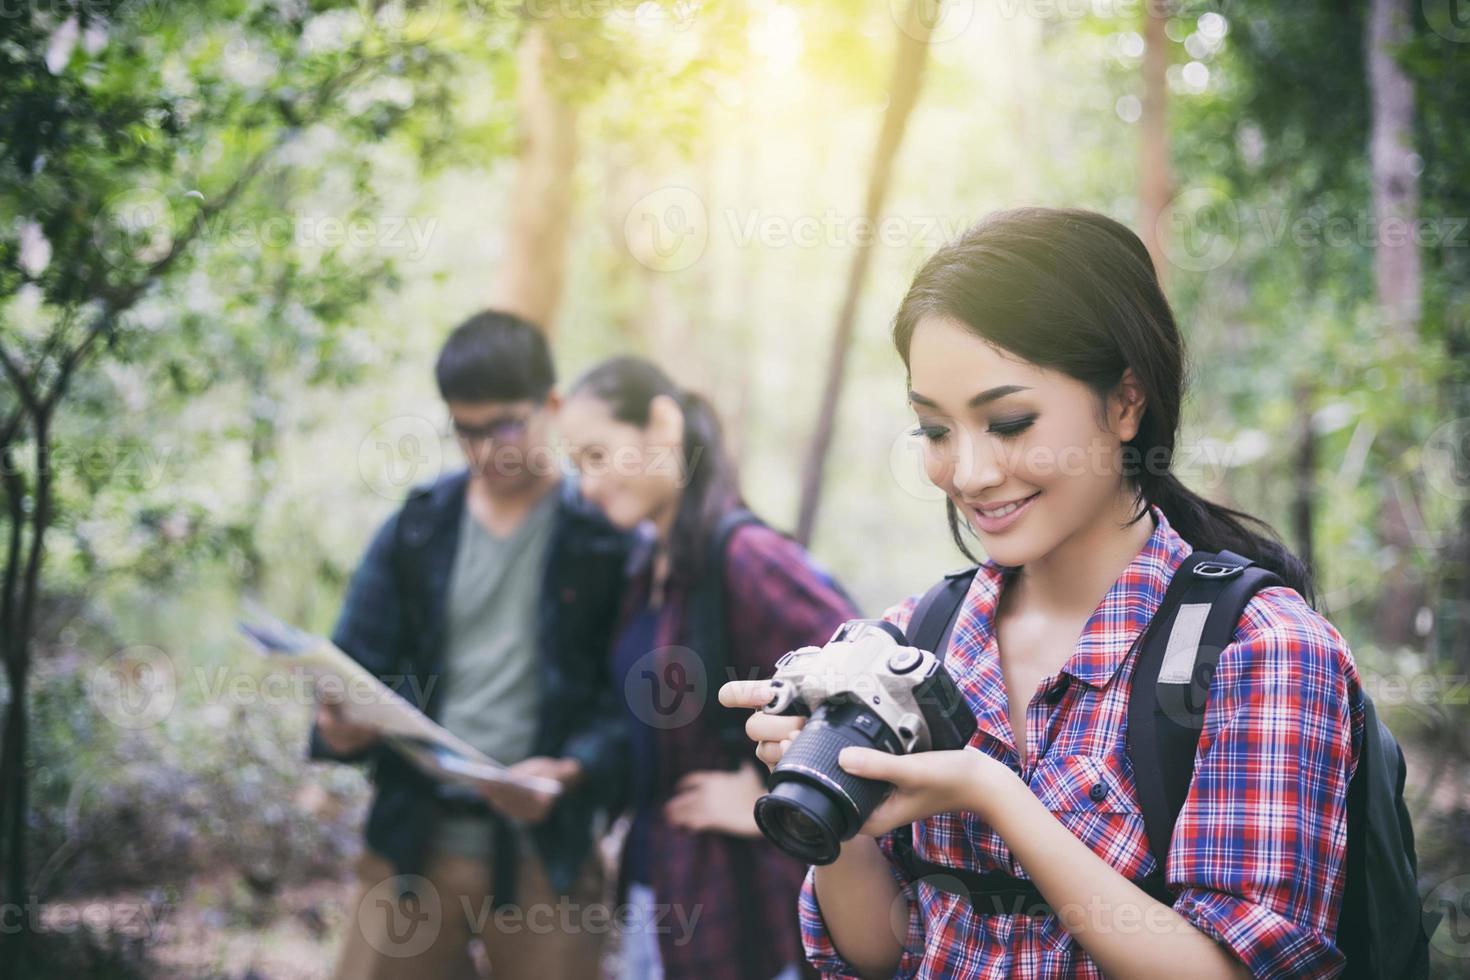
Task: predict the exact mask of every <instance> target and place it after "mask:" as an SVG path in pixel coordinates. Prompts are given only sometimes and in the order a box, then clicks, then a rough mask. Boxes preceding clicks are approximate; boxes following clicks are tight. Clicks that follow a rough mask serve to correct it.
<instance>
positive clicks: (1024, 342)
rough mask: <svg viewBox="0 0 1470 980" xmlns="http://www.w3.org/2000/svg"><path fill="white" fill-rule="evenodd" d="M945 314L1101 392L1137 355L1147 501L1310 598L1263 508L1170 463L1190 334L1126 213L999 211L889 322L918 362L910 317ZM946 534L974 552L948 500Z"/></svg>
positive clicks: (935, 267)
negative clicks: (1224, 498)
mask: <svg viewBox="0 0 1470 980" xmlns="http://www.w3.org/2000/svg"><path fill="white" fill-rule="evenodd" d="M926 316H943V317H947V318H950V319H953V320H957V321H959V322H960V323H962V324H964V325H965V327H966V328H968V329H969V330H970V331H971V332H972V333H974V334H976V335H978V336H980V337H982V338H984V339H985V340H986V341H988V342H990V343H992V344H994V345H995V346H997V347H1000V348H1002V349H1004V350H1006V351H1009V352H1010V353H1012V354H1014V355H1016V356H1017V357H1020V358H1022V359H1023V360H1026V361H1029V362H1030V363H1032V364H1035V365H1037V366H1039V367H1043V368H1049V369H1052V370H1056V371H1059V372H1061V373H1063V374H1066V375H1068V376H1069V377H1072V378H1076V379H1077V380H1078V381H1081V382H1083V383H1084V384H1086V385H1087V386H1088V387H1090V388H1091V389H1092V390H1093V392H1094V393H1095V394H1096V395H1097V396H1098V398H1099V400H1100V401H1101V400H1102V399H1105V398H1106V396H1107V395H1108V393H1110V392H1111V391H1113V390H1114V389H1115V388H1116V387H1117V385H1118V383H1119V382H1120V381H1121V380H1122V377H1123V372H1124V370H1125V369H1127V368H1132V369H1133V372H1134V374H1135V375H1136V376H1137V378H1138V382H1139V384H1140V385H1141V386H1142V388H1143V391H1144V394H1145V396H1146V403H1145V408H1144V413H1143V419H1142V421H1141V423H1140V425H1139V429H1138V434H1137V435H1136V436H1134V437H1133V438H1132V439H1130V440H1129V441H1128V442H1127V443H1125V444H1124V453H1125V460H1126V461H1127V462H1128V464H1129V465H1127V466H1126V468H1125V473H1126V474H1127V479H1128V480H1129V482H1130V485H1131V486H1132V488H1133V490H1134V491H1135V503H1136V504H1137V507H1138V512H1137V513H1136V514H1134V515H1133V517H1132V519H1131V521H1130V522H1129V523H1130V524H1132V523H1136V522H1137V521H1140V520H1142V519H1143V518H1144V516H1145V515H1146V514H1147V513H1148V505H1149V504H1150V503H1152V504H1156V505H1158V507H1159V509H1160V510H1162V511H1163V512H1164V516H1166V517H1167V518H1168V519H1169V523H1170V524H1171V525H1173V527H1174V529H1175V530H1176V531H1178V532H1179V534H1180V535H1181V536H1182V537H1183V538H1184V539H1185V540H1186V541H1188V542H1189V543H1190V544H1192V545H1194V546H1195V547H1196V548H1201V549H1204V550H1207V551H1219V550H1221V549H1227V548H1228V549H1229V550H1231V551H1234V552H1236V553H1237V554H1240V555H1244V556H1246V557H1248V558H1251V559H1253V560H1254V561H1255V562H1256V563H1257V564H1259V565H1261V566H1263V567H1265V568H1269V569H1270V570H1272V571H1274V572H1275V573H1276V574H1277V575H1279V576H1281V579H1282V581H1284V582H1285V583H1286V584H1287V585H1289V586H1291V587H1292V588H1294V589H1296V590H1297V591H1298V592H1300V593H1301V594H1302V595H1303V596H1304V597H1306V599H1307V601H1308V602H1313V601H1314V596H1313V588H1312V574H1311V570H1310V569H1309V568H1308V567H1307V566H1306V564H1305V563H1304V562H1302V560H1301V559H1300V558H1298V557H1297V556H1296V555H1294V554H1292V552H1291V551H1290V550H1289V549H1288V548H1287V547H1286V546H1285V545H1284V544H1282V543H1281V540H1280V538H1279V537H1277V535H1276V533H1275V531H1273V530H1272V529H1271V527H1270V526H1269V525H1268V524H1266V523H1265V522H1264V521H1261V520H1259V519H1258V518H1255V517H1252V516H1251V515H1250V514H1246V513H1243V512H1241V511H1238V510H1232V509H1231V508H1229V507H1225V506H1222V505H1220V504H1217V503H1213V502H1212V501H1209V500H1206V499H1205V498H1203V497H1201V496H1200V495H1199V494H1197V493H1195V492H1194V491H1192V490H1190V489H1189V488H1188V487H1186V486H1185V485H1184V484H1183V483H1181V482H1180V481H1179V479H1178V477H1177V476H1175V475H1174V473H1173V472H1172V471H1171V469H1170V464H1171V462H1172V460H1173V456H1174V444H1175V441H1176V439H1177V437H1178V432H1179V417H1180V405H1181V404H1182V402H1183V398H1184V390H1185V385H1186V377H1185V375H1186V370H1185V357H1184V344H1183V342H1182V340H1181V339H1180V336H1179V328H1178V326H1177V325H1176V323H1175V321H1174V314H1173V311H1171V310H1170V308H1169V302H1168V300H1167V299H1165V298H1164V293H1163V290H1162V288H1160V286H1159V279H1158V276H1157V274H1156V273H1155V270H1154V265H1153V261H1152V260H1151V259H1150V257H1149V254H1148V250H1147V249H1146V248H1145V247H1144V244H1143V242H1142V241H1140V240H1139V238H1138V236H1137V235H1135V234H1134V233H1133V232H1132V231H1130V230H1128V228H1126V227H1125V226H1123V225H1121V224H1119V223H1118V222H1116V221H1114V220H1112V219H1111V218H1108V217H1106V216H1104V215H1101V214H1097V213H1095V212H1092V211H1082V210H1076V209H1058V208H1018V209H1016V210H1012V211H1001V212H998V213H996V214H993V215H991V216H989V217H988V218H986V219H984V220H983V221H981V222H980V223H979V224H977V225H975V226H974V227H973V228H971V229H970V230H969V231H967V232H965V234H964V235H962V236H961V237H960V238H958V239H956V240H955V241H953V242H950V243H949V244H947V245H945V246H943V247H942V248H940V249H939V251H938V252H936V253H935V254H934V255H933V256H932V257H931V258H930V259H929V260H928V261H927V262H925V263H924V266H923V268H921V269H920V270H919V272H918V274H917V275H916V276H914V281H913V283H912V284H911V285H910V286H909V290H908V293H907V294H906V295H905V296H904V298H903V302H902V303H901V304H900V305H899V308H898V313H897V314H896V315H895V317H894V321H893V343H894V345H895V346H896V347H897V348H898V353H899V356H901V357H902V358H903V362H904V366H905V367H906V368H907V367H908V366H909V345H910V343H911V342H912V340H913V335H914V328H915V327H917V326H918V324H919V321H920V320H921V319H923V318H924V317H926ZM946 506H947V509H948V516H949V527H950V533H951V535H952V536H953V537H954V540H955V544H956V545H958V546H959V548H960V550H961V551H962V552H964V553H965V555H966V556H968V557H970V558H971V559H972V560H975V556H974V555H973V554H972V553H971V551H970V548H969V544H968V542H967V541H966V540H965V537H964V534H963V533H962V522H961V520H960V517H959V514H958V512H957V510H956V509H955V506H954V503H953V501H949V500H946Z"/></svg>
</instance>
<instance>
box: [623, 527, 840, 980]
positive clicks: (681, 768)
mask: <svg viewBox="0 0 1470 980" xmlns="http://www.w3.org/2000/svg"><path fill="white" fill-rule="evenodd" d="M724 580H725V590H724V591H725V610H724V612H725V617H724V618H725V623H726V637H727V648H728V655H727V656H728V661H729V664H728V666H729V669H730V670H731V671H732V672H733V673H734V675H735V676H737V677H739V678H742V679H744V678H752V677H762V678H763V677H769V676H771V674H772V673H773V672H774V670H775V664H776V661H777V660H778V659H779V658H780V657H781V655H782V654H784V653H786V652H787V651H789V650H794V649H796V648H797V647H802V646H809V645H818V646H820V645H821V644H823V643H825V642H826V641H827V640H828V639H829V638H830V637H831V635H832V633H833V631H834V630H836V628H837V627H838V626H839V625H841V624H842V623H843V622H844V621H846V620H848V619H851V618H853V617H854V616H856V615H857V612H856V610H854V609H853V608H852V606H851V604H850V602H849V601H848V600H847V598H846V597H844V596H843V595H842V594H841V592H840V591H838V590H837V589H835V588H833V587H832V585H830V584H829V580H828V579H827V578H826V577H825V576H824V575H823V574H822V573H821V572H820V571H819V570H818V569H817V567H815V566H814V565H813V564H812V560H811V558H810V557H809V556H808V555H807V553H806V551H805V550H804V549H803V548H802V547H801V546H800V545H798V544H796V543H795V542H794V541H792V540H790V539H789V538H786V537H784V536H783V535H781V534H779V533H778V532H776V531H774V530H772V529H770V528H768V527H765V526H764V525H760V524H747V525H743V526H741V527H739V528H737V529H736V530H735V531H734V532H733V533H732V535H731V537H730V539H729V542H728V544H727V546H726V551H725V566H724ZM648 585H649V577H648V573H647V570H646V569H644V570H642V571H641V572H637V573H635V575H634V578H633V580H632V581H631V582H630V584H629V588H628V591H627V593H626V594H625V599H626V605H625V609H626V610H627V611H628V613H629V614H631V613H632V612H633V611H636V610H637V609H639V608H641V607H642V606H643V604H644V603H645V602H646V601H647V596H648ZM688 605H689V590H688V588H687V587H686V585H685V584H683V583H679V582H676V581H671V582H670V583H669V586H668V589H667V591H666V598H665V602H664V605H663V607H662V613H661V615H660V617H659V621H658V626H657V630H656V633H655V640H654V647H655V650H656V651H658V653H657V654H656V656H657V657H658V666H657V668H656V670H655V671H654V673H655V674H656V675H657V677H659V678H661V679H662V678H673V679H676V680H677V678H680V677H682V676H684V675H683V674H682V673H673V674H670V673H669V672H667V671H666V669H665V668H666V667H667V666H668V663H669V662H671V661H670V660H669V659H667V658H673V659H676V660H682V666H681V670H682V669H683V667H686V666H689V664H690V662H691V661H690V660H689V651H688V650H687V645H688V644H689V643H690V642H691V641H690V638H689V636H688V632H687V630H686V620H687V609H688ZM681 651H682V656H681ZM691 669H692V668H691ZM723 680H725V678H711V679H709V681H708V683H712V684H716V685H717V684H719V683H721V682H723ZM660 683H663V682H662V681H660ZM629 693H630V695H631V690H630V692H629ZM665 694H667V695H668V696H670V697H675V696H677V692H676V691H673V690H671V689H666V690H665V691H664V692H658V691H655V692H653V696H654V697H662V696H664V695H665ZM635 711H636V709H635ZM655 744H656V746H657V755H658V758H657V760H656V768H657V773H656V776H655V789H654V794H653V795H654V799H653V801H652V808H651V813H650V827H649V840H650V846H649V867H648V871H649V877H650V879H651V881H650V884H651V885H652V888H653V891H654V894H655V896H656V898H655V901H656V902H657V903H658V904H659V905H660V906H664V907H666V908H672V907H675V906H678V907H680V908H681V911H682V913H683V915H684V916H685V917H687V918H688V919H690V920H694V925H693V928H692V930H691V931H690V935H688V936H685V935H684V934H683V932H682V930H680V929H677V928H673V929H669V930H667V931H665V932H662V933H661V934H660V936H659V947H660V953H661V956H662V959H663V965H664V970H665V973H666V975H667V976H669V977H670V978H681V977H698V978H700V980H770V978H771V977H773V976H775V975H776V973H777V972H778V971H779V970H780V969H781V968H782V966H783V965H785V964H787V963H791V962H797V963H800V964H802V966H803V968H806V967H805V963H804V960H803V955H802V948H801V937H800V932H799V927H798V919H797V911H796V900H797V894H798V892H799V891H800V889H801V882H802V878H803V876H804V875H805V873H806V868H805V866H804V865H802V864H800V863H798V862H797V861H796V860H794V859H792V858H790V857H788V856H787V855H785V854H783V853H781V852H780V851H779V850H777V849H776V848H775V847H774V846H772V845H771V844H770V843H769V842H768V841H766V839H765V838H764V837H758V838H754V839H746V838H736V837H731V836H728V835H725V834H717V833H694V832H691V831H688V830H684V829H682V828H679V827H675V826H673V825H671V824H670V823H669V822H668V821H667V820H666V819H665V817H664V814H663V804H664V803H665V802H667V800H668V798H669V795H670V793H671V791H672V789H673V787H674V786H675V785H676V784H677V783H678V781H679V780H680V779H681V778H682V777H684V776H685V775H686V774H688V773H691V772H697V771H700V770H708V769H724V768H728V767H729V764H730V761H731V759H730V748H729V746H728V745H727V744H726V743H725V742H724V741H723V740H722V738H721V737H720V731H719V728H718V726H717V725H716V724H714V723H713V721H712V719H711V718H710V716H709V712H705V711H700V712H698V713H697V714H696V715H695V716H694V717H692V718H690V719H687V720H681V721H680V722H679V723H678V724H675V725H671V726H668V727H661V728H660V730H659V731H658V732H657V733H656V740H655ZM741 752H742V753H744V754H748V756H749V759H750V761H751V762H752V763H754V764H755V765H757V766H759V767H760V771H761V773H762V774H764V772H765V767H764V766H763V765H761V764H760V763H759V762H756V761H755V756H754V752H755V747H754V745H753V744H751V743H750V742H749V741H743V745H742V747H741ZM737 865H742V866H744V867H746V868H749V869H751V872H752V873H751V880H752V882H753V886H754V887H753V891H754V894H755V897H756V899H757V901H756V902H755V903H754V906H753V907H747V908H741V907H740V903H739V901H738V900H737V896H736V891H737V889H736V880H735V878H736V876H735V870H734V869H735V868H736V867H737ZM696 915H697V920H695V919H694V917H695V916H696ZM750 916H754V917H755V921H754V922H749V921H745V922H744V923H742V918H744V917H750ZM742 924H743V925H744V926H745V928H742ZM752 934H753V935H758V936H759V937H760V943H759V949H758V950H757V951H756V952H757V955H756V956H755V957H753V958H754V959H755V960H757V961H758V963H759V964H760V965H759V968H758V973H759V975H758V976H742V972H743V971H742V955H741V954H742V949H741V943H742V937H744V936H747V935H752ZM681 939H684V940H687V941H682V942H681V941H680V940H681ZM749 952H750V951H749V950H746V953H747V954H748V953H749Z"/></svg>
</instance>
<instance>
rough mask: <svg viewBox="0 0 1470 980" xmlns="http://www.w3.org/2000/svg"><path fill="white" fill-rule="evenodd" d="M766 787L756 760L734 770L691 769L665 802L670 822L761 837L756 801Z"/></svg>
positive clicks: (678, 825)
mask: <svg viewBox="0 0 1470 980" xmlns="http://www.w3.org/2000/svg"><path fill="white" fill-rule="evenodd" d="M765 791H766V784H765V780H763V779H762V778H761V777H760V773H759V772H758V771H757V770H756V767H755V764H754V763H749V764H742V765H741V766H740V768H739V769H736V770H735V771H734V772H730V771H725V770H719V769H710V770H706V771H703V772H691V773H689V774H688V775H687V776H685V777H684V778H683V779H681V780H679V784H678V785H677V786H675V787H674V795H673V797H672V798H671V799H670V800H669V802H668V803H666V804H664V815H665V816H666V817H668V819H669V823H671V824H673V825H674V826H676V827H683V828H684V829H685V830H695V831H703V832H709V833H716V834H729V835H731V836H732V837H759V836H760V828H759V827H757V826H756V823H755V801H756V800H758V799H760V798H761V795H762V794H764V793H765Z"/></svg>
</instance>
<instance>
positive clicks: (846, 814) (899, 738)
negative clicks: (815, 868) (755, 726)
mask: <svg viewBox="0 0 1470 980" xmlns="http://www.w3.org/2000/svg"><path fill="white" fill-rule="evenodd" d="M770 684H771V687H772V689H773V691H774V694H773V696H772V698H771V701H770V702H769V703H768V704H767V705H766V706H765V707H764V708H763V709H762V710H764V711H765V712H766V713H768V714H775V715H809V716H810V718H811V720H810V721H808V722H807V724H806V725H805V726H803V728H802V730H801V732H800V733H799V734H798V735H797V737H796V739H795V740H794V741H793V742H792V743H791V747H790V749H789V750H788V751H787V752H786V754H785V755H784V756H783V757H782V759H781V761H780V762H779V763H777V765H776V767H775V769H774V770H773V771H772V773H771V781H770V786H771V792H769V793H767V794H766V795H765V796H763V797H761V798H760V800H758V801H757V802H756V807H755V819H756V823H757V824H758V825H759V826H760V828H761V831H762V832H763V833H764V834H765V835H766V836H767V837H768V838H770V839H771V841H772V842H773V843H775V844H776V845H777V846H778V847H780V848H781V849H782V850H784V851H786V852H787V853H789V854H792V855H793V856H795V857H797V858H800V859H801V860H804V861H806V862H808V863H810V864H829V863H831V862H832V861H834V860H836V858H837V853H838V851H839V849H840V847H841V843H842V841H845V840H848V839H850V838H851V837H852V836H853V835H854V834H856V833H857V831H858V828H860V827H861V826H862V825H863V823H864V822H865V821H866V820H867V818H868V816H869V815H870V814H871V813H872V812H873V809H874V808H875V807H877V805H878V804H879V803H880V802H882V800H883V798H884V797H885V796H887V795H888V792H889V790H890V789H891V788H892V787H891V786H889V784H887V783H883V782H879V781H876V780H870V779H863V778H861V777H858V776H853V775H850V774H848V773H846V772H844V771H843V770H842V768H841V767H840V766H838V764H837V756H838V754H839V753H840V752H841V751H842V750H843V749H844V748H846V747H848V746H849V745H857V746H862V747H864V748H874V749H878V750H880V751H884V752H890V753H893V754H895V755H907V754H908V753H910V752H925V751H944V750H947V749H960V748H964V746H965V745H966V744H968V743H969V741H970V738H971V736H973V735H974V733H975V727H976V726H975V717H974V715H973V714H971V712H970V710H969V707H968V706H967V705H966V704H965V700H964V697H963V695H961V693H960V691H959V689H958V688H957V687H956V686H955V683H954V680H953V678H951V677H950V675H949V672H948V671H947V670H945V668H944V664H943V663H941V662H940V660H939V658H938V657H936V656H935V655H934V654H933V653H931V652H929V651H927V650H919V649H917V648H915V647H911V646H908V645H907V641H906V640H905V637H904V635H903V632H902V631H901V630H899V629H898V627H896V626H894V625H893V624H892V623H888V622H885V621H882V620H872V619H853V620H848V621H847V622H845V623H843V624H842V625H841V626H839V627H838V628H837V631H836V632H835V633H833V634H832V639H830V640H828V641H827V644H826V645H825V646H821V647H802V648H801V649H799V650H793V651H791V652H790V653H788V654H786V655H785V656H783V657H782V658H781V659H780V660H779V661H777V663H776V673H775V676H774V677H772V679H771V681H770Z"/></svg>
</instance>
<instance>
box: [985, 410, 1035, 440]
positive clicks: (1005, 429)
mask: <svg viewBox="0 0 1470 980" xmlns="http://www.w3.org/2000/svg"><path fill="white" fill-rule="evenodd" d="M1035 421H1036V416H1035V415H1017V416H1015V417H1014V418H1007V419H996V420H995V421H994V422H992V423H990V428H989V429H988V430H987V431H989V432H990V433H992V434H994V435H998V436H1001V437H1002V438H1010V437H1011V436H1018V435H1020V434H1021V433H1023V432H1025V431H1026V430H1027V429H1029V428H1031V423H1032V422H1035Z"/></svg>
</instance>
